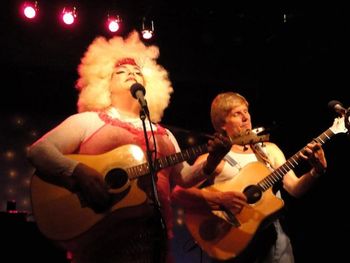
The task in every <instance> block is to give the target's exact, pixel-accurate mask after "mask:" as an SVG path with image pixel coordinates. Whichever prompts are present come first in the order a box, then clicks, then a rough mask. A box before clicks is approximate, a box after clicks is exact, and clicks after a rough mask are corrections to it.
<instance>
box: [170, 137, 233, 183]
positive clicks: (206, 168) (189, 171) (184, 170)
mask: <svg viewBox="0 0 350 263" xmlns="http://www.w3.org/2000/svg"><path fill="white" fill-rule="evenodd" d="M169 136H170V139H171V140H172V142H173V144H174V145H175V148H176V150H177V151H180V148H179V146H178V143H177V141H176V139H175V137H174V136H173V135H172V134H171V133H170V134H169ZM231 146H232V144H231V141H230V140H229V138H227V137H225V136H223V135H222V134H219V133H216V134H215V135H214V138H213V139H212V140H209V141H208V152H209V153H208V154H205V155H202V156H200V157H199V158H198V159H197V160H196V162H195V163H194V164H193V165H192V166H190V165H189V164H188V163H187V162H183V163H181V164H179V165H177V166H175V167H174V170H173V173H172V176H173V179H174V182H175V183H176V184H177V185H180V186H182V187H185V188H188V187H192V186H195V185H197V184H199V183H200V182H202V181H203V180H206V179H207V178H208V177H211V175H212V174H213V173H214V171H215V169H216V168H217V166H218V165H219V164H220V162H221V160H222V159H223V158H224V156H225V155H226V154H227V153H228V152H229V151H230V149H231Z"/></svg>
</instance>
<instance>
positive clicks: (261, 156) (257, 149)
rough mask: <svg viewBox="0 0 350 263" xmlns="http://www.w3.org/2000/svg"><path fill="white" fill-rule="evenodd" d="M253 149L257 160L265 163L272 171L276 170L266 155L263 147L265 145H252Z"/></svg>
mask: <svg viewBox="0 0 350 263" xmlns="http://www.w3.org/2000/svg"><path fill="white" fill-rule="evenodd" d="M250 146H251V148H252V149H253V152H254V153H255V155H256V157H257V159H258V160H259V161H260V162H262V163H264V164H265V165H266V166H267V167H268V168H269V169H270V170H271V171H273V170H274V168H273V165H272V163H271V161H270V159H269V157H268V156H267V154H266V151H265V149H264V148H263V147H265V146H264V145H263V143H261V142H259V143H255V144H252V145H250Z"/></svg>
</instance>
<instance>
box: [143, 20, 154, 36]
mask: <svg viewBox="0 0 350 263" xmlns="http://www.w3.org/2000/svg"><path fill="white" fill-rule="evenodd" d="M141 34H142V38H143V39H146V40H148V39H151V38H152V37H153V35H154V23H153V20H151V21H148V22H147V21H146V18H145V17H143V19H142V31H141Z"/></svg>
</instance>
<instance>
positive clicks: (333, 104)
mask: <svg viewBox="0 0 350 263" xmlns="http://www.w3.org/2000/svg"><path fill="white" fill-rule="evenodd" d="M337 104H339V105H340V106H343V105H342V104H341V103H340V102H339V101H337V100H331V101H330V102H328V107H329V108H330V109H334V107H335V105H337Z"/></svg>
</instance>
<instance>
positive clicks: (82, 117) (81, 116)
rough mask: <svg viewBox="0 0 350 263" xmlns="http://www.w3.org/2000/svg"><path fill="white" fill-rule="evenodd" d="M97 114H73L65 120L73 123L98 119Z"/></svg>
mask: <svg viewBox="0 0 350 263" xmlns="http://www.w3.org/2000/svg"><path fill="white" fill-rule="evenodd" d="M98 118H99V114H98V112H96V111H84V112H79V113H75V114H73V115H71V116H69V117H68V118H67V120H75V121H79V120H80V121H84V120H92V119H98Z"/></svg>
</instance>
